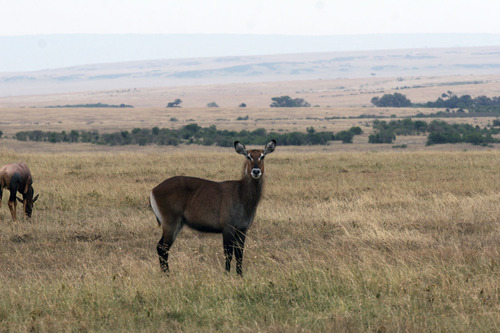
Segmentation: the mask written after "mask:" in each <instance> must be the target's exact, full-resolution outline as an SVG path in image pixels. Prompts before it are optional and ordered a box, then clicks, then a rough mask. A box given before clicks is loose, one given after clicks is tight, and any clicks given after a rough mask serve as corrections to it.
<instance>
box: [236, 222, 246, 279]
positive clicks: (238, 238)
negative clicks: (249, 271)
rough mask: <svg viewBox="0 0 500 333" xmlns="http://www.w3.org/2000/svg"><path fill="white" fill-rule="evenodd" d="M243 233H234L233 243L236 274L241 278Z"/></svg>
mask: <svg viewBox="0 0 500 333" xmlns="http://www.w3.org/2000/svg"><path fill="white" fill-rule="evenodd" d="M245 236H246V234H245V232H244V231H239V230H238V231H236V232H235V241H234V255H235V257H236V274H238V275H240V276H243V248H244V246H245Z"/></svg>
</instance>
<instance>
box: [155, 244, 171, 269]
mask: <svg viewBox="0 0 500 333" xmlns="http://www.w3.org/2000/svg"><path fill="white" fill-rule="evenodd" d="M169 248H170V246H169V245H167V244H165V243H164V242H163V237H162V238H161V239H160V241H159V242H158V245H156V251H158V256H159V258H160V268H161V270H162V272H165V273H168V250H169Z"/></svg>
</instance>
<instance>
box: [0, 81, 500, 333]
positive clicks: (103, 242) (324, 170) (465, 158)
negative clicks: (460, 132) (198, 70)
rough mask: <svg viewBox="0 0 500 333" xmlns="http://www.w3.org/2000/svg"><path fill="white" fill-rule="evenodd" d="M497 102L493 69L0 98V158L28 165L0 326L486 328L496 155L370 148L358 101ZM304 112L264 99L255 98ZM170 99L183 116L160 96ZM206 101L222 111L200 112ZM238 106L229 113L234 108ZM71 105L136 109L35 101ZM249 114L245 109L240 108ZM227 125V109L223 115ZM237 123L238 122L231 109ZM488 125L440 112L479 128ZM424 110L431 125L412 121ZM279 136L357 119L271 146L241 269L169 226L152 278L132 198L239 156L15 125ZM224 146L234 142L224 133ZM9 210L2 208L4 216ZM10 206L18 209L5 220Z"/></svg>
mask: <svg viewBox="0 0 500 333" xmlns="http://www.w3.org/2000/svg"><path fill="white" fill-rule="evenodd" d="M448 91H452V92H453V93H455V94H457V95H463V94H470V95H471V96H473V97H475V96H481V95H486V96H489V97H493V96H497V95H499V94H498V91H500V76H498V75H483V74H481V75H476V76H471V75H468V76H460V75H458V76H452V75H448V76H425V77H424V76H418V77H417V76H412V77H386V78H378V77H370V78H365V79H362V78H351V79H332V80H302V81H283V82H274V83H273V82H260V83H257V82H254V83H248V84H243V83H240V84H210V85H199V86H176V87H169V88H149V89H147V88H141V89H124V90H106V91H104V90H103V91H91V92H82V93H60V94H50V95H37V96H17V97H16V96H10V97H2V98H0V130H1V131H2V132H3V136H2V138H1V139H0V164H2V165H3V164H6V163H12V162H16V161H25V162H27V164H28V165H29V166H30V169H31V171H32V174H33V177H34V184H33V187H34V189H35V193H39V194H40V199H39V200H38V202H37V203H36V204H35V207H34V212H33V217H32V219H31V220H26V219H20V220H19V221H16V222H13V221H11V220H10V213H9V210H8V208H7V205H6V198H5V197H7V196H6V195H4V202H3V203H2V207H1V209H0V332H28V331H35V332H54V331H82V332H123V331H144V332H164V331H168V332H171V331H224V332H233V331H242V332H255V331H265V332H285V331H286V332H289V331H290V332H302V331H331V332H334V331H335V332H339V331H349V332H366V331H370V332H494V331H498V330H500V288H499V285H500V243H499V242H498V239H500V181H499V179H500V147H499V145H498V144H493V145H490V146H486V147H481V146H473V145H470V144H457V145H435V146H428V147H427V146H425V141H426V138H425V136H423V135H422V136H412V137H405V136H398V137H397V139H396V142H395V144H396V145H402V144H405V145H407V148H406V149H395V148H393V147H392V145H387V144H386V145H383V144H376V145H375V144H368V135H369V134H370V133H371V131H372V128H371V122H372V121H373V118H361V117H360V116H362V115H376V116H378V117H383V118H382V119H385V120H390V119H401V118H402V117H408V116H413V115H415V114H416V112H421V113H433V112H436V111H437V110H432V109H419V110H416V109H414V108H398V109H395V108H375V107H373V106H372V105H371V103H370V100H371V98H372V97H374V96H382V95H383V94H385V93H391V94H392V93H394V92H401V93H403V94H405V95H406V96H407V97H408V98H409V99H411V100H412V101H413V102H426V101H430V100H432V101H434V100H436V99H437V98H438V97H440V96H441V94H442V93H445V92H448ZM283 95H289V96H291V97H293V98H296V97H299V98H304V99H305V100H306V101H308V102H309V103H311V105H312V107H310V108H286V109H282V108H270V107H269V104H270V103H271V98H272V97H274V96H283ZM175 98H180V99H182V100H183V107H182V108H165V105H166V104H167V103H168V102H171V101H173V100H174V99H175ZM213 101H215V102H216V103H217V104H219V105H220V107H219V108H209V107H206V104H207V103H209V102H213ZM242 102H244V103H246V104H247V107H244V108H242V107H238V105H239V104H240V103H242ZM79 103H109V104H121V103H125V104H131V105H134V108H48V106H56V105H69V104H79ZM247 116H248V117H247ZM238 118H239V119H238ZM245 118H246V119H245ZM494 119H496V118H491V117H478V118H462V117H461V118H447V119H446V121H448V122H468V123H471V124H473V125H479V126H481V127H483V126H486V125H489V124H491V122H492V121H493V120H494ZM424 120H425V121H431V120H432V119H424ZM191 123H197V124H198V125H200V126H203V127H206V126H212V125H215V126H216V127H217V128H220V129H231V130H241V129H247V130H255V129H257V128H265V129H267V130H269V131H270V130H273V131H277V132H286V131H302V132H305V130H306V128H308V127H314V128H315V129H316V130H319V131H321V130H327V131H334V132H337V131H341V130H346V129H349V128H350V127H352V126H360V127H361V128H362V129H363V131H364V133H363V134H362V135H361V136H357V137H355V140H354V143H352V144H341V143H338V142H335V143H332V144H329V145H325V146H300V147H290V146H287V147H284V146H280V145H279V142H278V147H277V148H276V151H275V153H273V154H272V155H271V156H269V157H268V158H266V176H265V177H266V184H265V191H264V197H263V199H262V202H261V205H260V206H259V208H258V209H257V216H256V219H255V221H254V224H253V225H252V227H251V228H250V231H249V234H248V237H247V241H246V246H245V254H244V262H243V269H244V271H243V273H244V277H243V278H238V277H236V275H235V273H234V272H232V273H231V274H225V273H224V262H223V259H224V258H223V250H222V237H221V236H220V235H214V234H202V233H198V232H194V231H191V230H189V229H188V228H184V229H183V230H182V232H181V233H180V235H179V236H178V238H177V240H176V243H175V244H174V246H173V248H172V251H171V256H170V268H171V274H170V276H169V277H166V276H164V275H163V274H162V273H161V272H160V267H159V263H158V256H157V254H156V243H157V242H158V240H159V238H160V234H161V232H160V229H159V228H158V227H157V222H156V220H155V218H154V215H153V213H152V211H151V209H150V207H149V202H148V197H149V191H150V190H151V189H152V188H153V187H154V186H156V185H157V184H158V183H159V182H161V181H163V180H164V179H166V178H168V177H171V176H174V175H191V176H197V177H202V178H207V179H211V180H227V179H237V178H239V177H240V176H241V172H242V170H241V167H242V164H243V161H242V159H243V157H241V156H239V155H237V154H236V153H235V152H234V149H232V148H221V147H213V146H208V147H207V146H196V145H180V146H175V147H173V146H162V147H159V146H102V145H91V144H83V143H77V144H70V143H58V144H52V143H48V142H21V141H17V140H14V139H13V138H12V137H13V136H14V135H15V133H16V132H18V131H21V130H43V131H49V130H50V131H63V130H65V131H69V130H73V129H75V130H98V131H99V132H113V131H121V130H129V131H130V130H132V129H133V128H137V127H139V128H152V127H154V126H158V127H166V128H180V127H182V126H184V125H187V124H191ZM235 140H238V138H235ZM19 209H20V208H19V206H18V210H19ZM18 215H20V214H19V212H18Z"/></svg>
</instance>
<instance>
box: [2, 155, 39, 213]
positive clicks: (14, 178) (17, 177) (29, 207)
mask: <svg viewBox="0 0 500 333" xmlns="http://www.w3.org/2000/svg"><path fill="white" fill-rule="evenodd" d="M32 183H33V179H32V178H31V172H30V170H29V169H28V166H27V165H26V163H24V162H20V163H12V164H6V165H4V166H3V167H2V168H1V169H0V207H1V206H2V193H3V189H4V188H6V189H8V190H9V191H10V196H9V203H8V204H9V209H10V214H11V215H12V219H13V220H14V221H15V220H16V208H17V202H16V199H17V200H19V202H22V203H23V211H24V214H25V215H26V217H28V218H30V217H31V212H32V211H33V204H34V203H35V201H36V200H37V199H38V195H37V196H36V197H34V198H33V193H34V192H33V186H31V185H32ZM16 192H19V193H21V194H22V195H23V198H22V199H21V198H19V197H17V196H16Z"/></svg>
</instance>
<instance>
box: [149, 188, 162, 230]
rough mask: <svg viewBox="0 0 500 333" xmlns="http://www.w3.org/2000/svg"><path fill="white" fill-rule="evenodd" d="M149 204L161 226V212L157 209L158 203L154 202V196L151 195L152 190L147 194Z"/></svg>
mask: <svg viewBox="0 0 500 333" xmlns="http://www.w3.org/2000/svg"><path fill="white" fill-rule="evenodd" d="M149 204H150V205H151V208H152V209H153V212H154V213H155V216H156V221H158V225H159V226H161V214H160V211H159V210H158V204H157V203H156V199H155V196H154V195H153V192H152V191H151V193H150V194H149Z"/></svg>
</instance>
